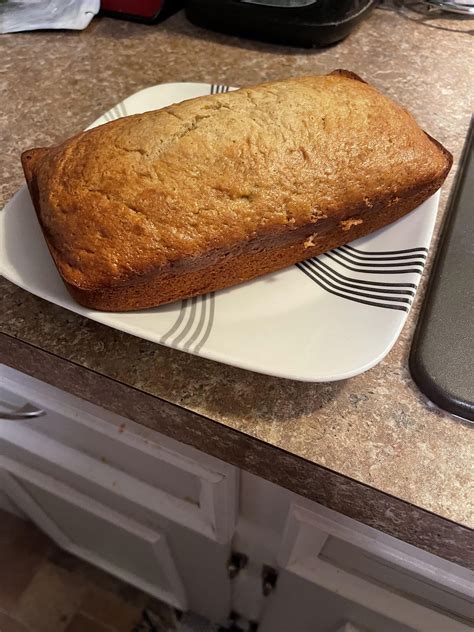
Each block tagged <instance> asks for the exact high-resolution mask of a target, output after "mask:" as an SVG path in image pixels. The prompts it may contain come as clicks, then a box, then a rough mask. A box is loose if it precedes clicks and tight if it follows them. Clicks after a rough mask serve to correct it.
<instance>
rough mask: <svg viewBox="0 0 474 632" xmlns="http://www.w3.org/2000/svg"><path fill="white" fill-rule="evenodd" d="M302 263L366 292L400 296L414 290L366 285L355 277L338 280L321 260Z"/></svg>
mask: <svg viewBox="0 0 474 632" xmlns="http://www.w3.org/2000/svg"><path fill="white" fill-rule="evenodd" d="M304 263H307V264H308V265H309V266H311V267H314V268H317V270H318V271H319V272H320V274H322V275H323V276H327V277H329V278H330V279H331V280H332V281H334V283H337V284H339V285H341V286H346V287H351V288H353V289H355V290H364V291H366V292H367V291H370V292H379V293H380V294H399V295H401V296H414V295H415V292H413V290H408V289H407V290H392V289H389V288H386V287H367V286H366V285H359V283H358V282H357V279H354V280H353V282H348V281H343V280H340V279H338V278H337V276H335V272H334V270H332V269H331V268H329V267H327V266H326V269H324V268H323V267H322V265H321V262H320V261H318V260H317V259H308V260H307V261H306V262H304ZM342 289H344V288H342Z"/></svg>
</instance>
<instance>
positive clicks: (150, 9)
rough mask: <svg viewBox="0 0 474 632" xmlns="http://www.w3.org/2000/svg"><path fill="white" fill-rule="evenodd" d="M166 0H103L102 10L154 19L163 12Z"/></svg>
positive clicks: (126, 15) (124, 15)
mask: <svg viewBox="0 0 474 632" xmlns="http://www.w3.org/2000/svg"><path fill="white" fill-rule="evenodd" d="M164 5H165V0H102V1H101V3H100V8H101V10H102V11H106V12H111V13H114V14H122V16H119V15H117V17H130V18H138V19H140V18H142V19H145V20H154V19H155V18H157V17H158V15H159V14H160V13H161V11H162V9H163V7H164Z"/></svg>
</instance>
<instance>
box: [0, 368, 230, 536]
mask: <svg viewBox="0 0 474 632" xmlns="http://www.w3.org/2000/svg"><path fill="white" fill-rule="evenodd" d="M0 371H1V372H2V378H3V379H2V386H1V388H0V400H1V401H2V402H3V403H4V405H3V410H5V409H13V408H15V407H18V406H21V405H24V404H25V403H27V402H28V403H30V404H32V405H34V406H35V407H37V408H40V409H42V410H43V411H44V413H45V414H44V415H43V416H41V417H36V418H32V419H28V420H24V421H15V422H14V423H12V422H4V423H1V420H0V440H3V441H4V443H5V444H9V445H10V448H9V452H8V453H9V454H11V456H12V458H17V459H18V458H20V459H21V460H22V462H24V463H25V464H26V465H30V464H33V460H34V459H36V461H35V462H34V466H35V467H39V468H40V469H41V468H45V467H46V464H43V465H42V464H41V463H40V462H39V461H38V459H43V460H46V461H51V462H52V463H56V464H57V465H61V467H62V468H63V469H64V470H67V469H68V468H71V469H72V470H73V471H75V472H76V473H79V474H81V475H82V476H84V477H85V478H87V472H84V471H83V470H84V468H86V469H87V467H88V468H89V469H90V468H91V467H93V465H91V462H90V460H89V459H93V460H95V461H98V462H100V463H103V464H105V465H108V466H109V467H110V468H111V470H110V472H111V481H110V485H111V486H112V484H113V481H112V478H114V477H113V472H119V473H122V474H123V475H124V477H122V478H123V480H129V479H130V480H133V481H135V482H136V485H135V490H136V489H141V490H142V492H143V494H144V495H146V496H147V497H148V499H147V503H149V504H150V505H151V506H152V507H156V508H159V511H160V512H161V513H162V514H163V515H164V516H165V517H166V518H168V519H170V520H175V521H177V522H178V523H180V524H184V525H186V526H190V527H191V528H194V529H196V530H197V531H199V532H200V533H202V534H203V535H206V536H207V537H210V538H212V539H214V540H216V541H218V542H226V541H229V540H230V538H231V537H232V533H233V529H234V524H235V516H236V505H237V472H236V469H235V468H233V467H232V466H230V465H228V464H226V463H224V462H222V461H219V460H218V459H215V458H213V457H210V456H208V455H206V454H203V453H201V452H199V451H198V450H195V449H194V448H191V447H189V446H185V445H183V444H180V443H178V442H177V441H174V440H172V439H169V438H168V437H165V436H164V435H162V434H160V433H157V432H154V431H151V430H149V429H147V428H144V427H143V426H140V425H139V424H136V423H134V422H132V421H130V420H128V419H125V418H123V417H120V416H119V415H115V414H113V413H110V412H109V411H106V410H104V409H101V408H99V407H97V406H94V405H93V404H90V403H88V402H85V401H84V400H81V399H79V398H77V397H74V396H72V395H69V394H67V393H65V392H63V391H61V390H59V389H56V388H54V387H51V386H49V385H47V384H44V383H42V382H39V381H38V380H35V379H34V378H30V377H28V376H26V375H23V374H21V373H18V372H17V371H14V370H12V369H9V368H7V367H5V366H0ZM0 407H1V406H0ZM55 446H56V447H57V448H58V449H55ZM59 446H65V447H67V448H71V449H72V450H73V451H74V452H73V454H76V455H77V454H81V455H84V457H85V458H84V459H83V464H82V466H81V463H80V461H79V460H78V459H77V458H75V459H72V460H71V461H70V462H69V463H68V462H60V459H61V456H60V454H61V451H60V450H59ZM5 449H7V448H5ZM20 452H21V454H20ZM44 471H46V470H44ZM46 473H47V472H46ZM127 477H128V479H127ZM116 479H117V477H115V483H116V484H115V486H114V487H115V489H113V490H111V491H114V492H115V493H119V494H120V493H121V494H122V495H125V496H127V494H131V495H132V496H135V495H136V491H133V490H132V489H131V486H128V487H127V485H126V484H124V485H122V487H119V486H118V485H117V480H116ZM132 487H133V486H132Z"/></svg>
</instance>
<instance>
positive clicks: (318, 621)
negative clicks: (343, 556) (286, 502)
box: [259, 505, 472, 632]
mask: <svg viewBox="0 0 474 632" xmlns="http://www.w3.org/2000/svg"><path fill="white" fill-rule="evenodd" d="M321 524H322V522H321V520H319V519H318V517H317V516H316V515H315V514H313V513H312V512H309V511H307V510H306V509H304V508H301V507H298V506H297V505H293V506H292V508H291V511H290V515H289V517H288V521H287V526H286V529H285V534H284V537H283V542H282V546H281V549H280V554H279V564H280V568H281V570H280V574H279V578H278V582H277V584H276V589H275V590H274V592H273V593H272V594H271V596H270V597H269V598H268V600H267V602H266V604H265V610H264V614H263V618H262V623H261V626H260V627H259V632H287V631H288V630H297V631H298V632H316V631H317V632H334V630H338V629H339V628H342V629H343V630H344V626H345V627H346V628H348V629H349V630H350V629H351V626H352V627H355V628H356V629H357V628H361V629H362V630H369V631H373V632H379V631H381V630H383V632H408V631H410V630H411V631H413V630H418V631H419V632H448V630H449V632H468V631H469V630H472V627H471V626H470V624H469V621H467V620H465V621H461V620H460V619H458V618H454V617H451V616H449V615H448V614H447V613H442V612H439V611H438V610H437V609H435V608H432V607H427V606H426V602H425V603H421V602H420V601H417V600H415V599H412V598H410V597H411V596H410V597H409V596H407V595H406V594H401V593H400V592H398V591H397V592H396V591H394V590H392V589H391V588H389V587H388V586H386V585H383V584H382V582H381V580H382V579H383V578H382V577H381V576H378V581H377V582H376V581H373V580H372V578H371V577H370V576H369V577H368V576H367V575H363V574H362V573H361V574H359V575H357V574H355V573H353V572H349V571H348V570H346V569H345V568H342V567H341V566H338V565H336V564H335V563H334V562H332V561H330V558H329V556H325V555H324V554H323V553H322V552H323V551H324V550H325V548H326V546H327V544H328V541H329V538H330V537H331V536H329V533H328V532H327V531H325V530H323V529H321ZM331 551H332V549H331ZM365 570H366V569H365ZM389 570H390V569H389V568H388V567H387V572H388V571H389ZM388 575H389V577H390V573H388Z"/></svg>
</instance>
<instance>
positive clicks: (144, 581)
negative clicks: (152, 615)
mask: <svg viewBox="0 0 474 632" xmlns="http://www.w3.org/2000/svg"><path fill="white" fill-rule="evenodd" d="M0 476H1V478H2V482H3V486H4V488H5V489H6V490H7V492H8V494H9V495H10V496H11V498H12V499H13V500H14V501H15V503H16V504H17V505H18V506H19V507H20V508H21V509H22V510H23V512H24V513H25V514H26V515H27V516H28V517H29V518H31V520H32V521H33V522H35V523H36V524H37V525H38V526H39V527H40V528H41V529H43V531H45V532H46V533H47V534H48V535H49V536H50V537H51V538H52V539H53V540H54V541H55V542H57V544H58V545H59V546H61V547H62V548H64V549H66V550H67V551H70V552H71V553H74V554H75V555H77V556H79V557H81V558H83V559H85V560H87V561H88V562H91V563H92V564H95V565H96V566H99V567H101V568H103V569H104V570H106V571H108V572H110V573H112V574H114V575H117V576H118V577H120V578H122V579H123V580H125V581H127V582H129V583H131V584H134V585H135V586H137V587H138V588H141V589H142V590H144V591H146V592H148V593H150V594H152V595H155V596H156V597H159V598H161V599H163V600H164V601H166V602H168V603H170V604H172V605H174V606H175V607H176V608H181V609H185V608H186V607H187V602H186V595H185V590H184V587H183V584H182V581H181V578H180V576H179V573H178V571H177V568H176V565H175V563H174V560H173V558H172V555H171V552H170V549H169V547H168V543H167V541H166V537H165V536H164V535H163V534H162V533H160V532H158V531H156V530H152V529H149V528H148V527H144V526H143V525H141V524H140V523H138V522H136V521H135V520H132V519H131V518H128V517H126V516H124V515H122V514H120V513H118V512H115V511H112V510H111V509H109V508H108V507H105V506H104V505H103V504H102V503H99V502H97V501H95V500H94V499H92V498H89V497H87V496H84V495H83V494H80V493H79V492H77V491H76V490H74V489H73V488H71V487H68V486H67V485H64V484H63V483H59V482H58V481H55V480H54V479H52V478H51V477H49V476H46V475H45V474H42V473H41V472H38V471H36V470H33V469H31V468H28V467H25V466H23V465H21V464H18V463H15V462H13V461H11V462H10V461H9V460H8V459H5V458H4V459H3V462H2V468H1V469H0Z"/></svg>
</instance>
